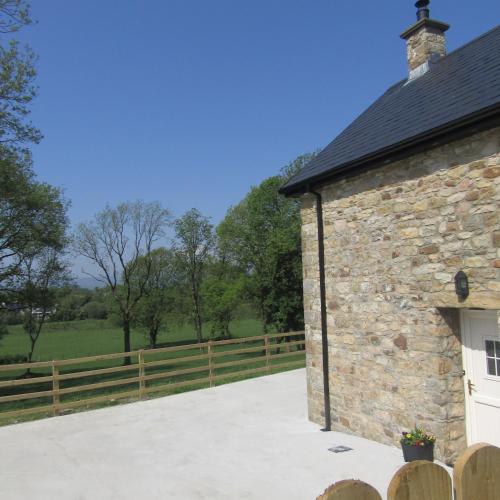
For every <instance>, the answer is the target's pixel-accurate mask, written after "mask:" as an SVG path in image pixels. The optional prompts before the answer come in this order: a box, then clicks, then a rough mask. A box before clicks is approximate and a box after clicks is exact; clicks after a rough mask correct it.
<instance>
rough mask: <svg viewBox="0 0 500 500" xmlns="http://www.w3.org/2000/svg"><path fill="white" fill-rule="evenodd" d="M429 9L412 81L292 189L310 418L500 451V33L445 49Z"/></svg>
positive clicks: (381, 435)
mask: <svg viewBox="0 0 500 500" xmlns="http://www.w3.org/2000/svg"><path fill="white" fill-rule="evenodd" d="M428 4H429V1H427V0H420V1H419V2H417V4H416V6H417V7H418V13H417V23H416V24H414V25H413V26H411V27H410V28H409V29H408V30H406V31H405V32H404V33H403V34H402V35H401V37H402V38H403V39H404V40H405V41H406V45H407V57H408V67H409V74H408V76H407V78H405V79H404V80H403V81H401V82H399V83H397V84H395V85H394V86H392V87H391V88H389V89H388V90H387V92H386V93H385V94H383V95H382V97H380V98H379V99H378V100H377V101H376V102H375V103H374V104H373V105H371V106H370V107H369V108H368V109H367V110H366V111H365V112H364V113H363V114H362V115H361V116H359V117H358V118H357V119H356V120H355V121H354V122H353V123H352V124H351V125H349V126H348V127H347V128H346V129H345V130H344V131H343V132H342V133H341V134H340V135H339V136H338V137H337V138H336V139H334V140H333V142H331V143H330V144H329V145H328V146H327V147H326V148H325V149H324V150H323V151H321V152H320V153H319V154H318V155H317V157H316V158H315V159H314V160H312V161H311V163H309V164H308V165H307V166H306V167H304V169H303V170H302V171H301V172H300V173H299V174H297V175H296V176H295V177H294V178H293V179H291V180H290V181H289V182H288V183H287V184H286V185H285V186H284V187H283V188H282V192H283V193H284V194H285V195H287V196H300V197H301V200H302V245H303V273H304V309H305V311H304V314H305V323H306V348H307V378H308V406H309V416H310V419H311V420H313V421H315V422H318V423H320V424H322V425H323V424H324V425H325V426H326V428H327V429H329V428H330V426H331V428H333V429H334V430H339V431H344V432H350V433H355V434H358V435H360V436H364V437H366V438H369V439H373V440H376V441H380V442H383V443H392V444H397V443H398V441H399V438H400V435H401V432H402V431H403V430H406V429H408V428H411V427H413V426H414V425H415V424H418V425H420V426H423V427H424V428H425V429H426V430H428V431H429V432H432V433H433V434H435V435H436V436H437V455H438V457H439V458H441V459H443V460H445V461H446V462H448V463H452V462H453V461H454V459H455V457H456V456H457V454H458V453H459V452H460V451H461V450H463V449H464V448H465V447H466V445H467V444H470V443H473V442H476V441H488V442H491V443H493V444H496V445H500V425H499V422H500V334H499V326H498V325H499V322H498V318H499V316H498V311H499V310H500V280H499V278H500V215H499V202H500V27H497V28H494V29H493V30H491V31H489V32H487V33H485V34H484V35H482V36H481V37H479V38H477V39H475V40H473V41H471V42H470V43H468V44H466V45H465V46H463V47H461V48H459V49H458V50H455V51H454V52H451V53H449V54H447V55H446V50H445V31H446V30H447V29H448V25H446V24H444V23H442V22H439V21H435V20H433V19H430V18H429V9H428ZM459 272H461V273H459Z"/></svg>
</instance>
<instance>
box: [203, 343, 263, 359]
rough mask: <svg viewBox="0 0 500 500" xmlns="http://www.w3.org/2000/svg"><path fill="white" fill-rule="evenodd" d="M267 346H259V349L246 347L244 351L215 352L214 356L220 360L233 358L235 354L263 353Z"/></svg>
mask: <svg viewBox="0 0 500 500" xmlns="http://www.w3.org/2000/svg"><path fill="white" fill-rule="evenodd" d="M264 350H265V346H263V345H261V346H257V347H245V348H244V349H233V350H232V351H220V352H214V353H213V354H212V356H213V357H214V358H215V357H217V358H220V357H221V356H233V355H235V354H244V353H246V352H258V351H262V352H264Z"/></svg>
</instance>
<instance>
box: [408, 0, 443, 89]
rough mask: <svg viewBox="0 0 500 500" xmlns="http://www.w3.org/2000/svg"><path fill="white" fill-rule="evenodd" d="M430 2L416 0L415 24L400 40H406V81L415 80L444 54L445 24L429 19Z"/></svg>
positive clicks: (427, 0) (428, 0)
mask: <svg viewBox="0 0 500 500" xmlns="http://www.w3.org/2000/svg"><path fill="white" fill-rule="evenodd" d="M429 3H430V0H418V2H417V3H416V4H415V7H417V9H418V10H417V22H416V23H415V24H414V25H413V26H410V27H409V28H408V29H407V30H406V31H405V32H404V33H401V38H402V39H403V40H406V51H407V56H408V70H409V75H408V80H412V79H413V78H417V77H419V76H421V75H423V74H424V73H426V72H427V71H428V70H429V63H430V62H432V61H434V60H436V59H438V58H440V57H442V56H444V55H445V54H446V39H445V36H444V33H445V31H446V30H447V29H448V28H449V27H450V26H449V25H448V24H446V23H442V22H440V21H436V20H434V19H430V18H429Z"/></svg>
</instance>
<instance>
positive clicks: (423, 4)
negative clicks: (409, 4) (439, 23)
mask: <svg viewBox="0 0 500 500" xmlns="http://www.w3.org/2000/svg"><path fill="white" fill-rule="evenodd" d="M430 3H431V2H430V0H418V2H417V3H416V4H415V7H417V9H418V10H417V20H418V21H421V20H422V19H429V14H430V11H429V9H428V7H429V4H430Z"/></svg>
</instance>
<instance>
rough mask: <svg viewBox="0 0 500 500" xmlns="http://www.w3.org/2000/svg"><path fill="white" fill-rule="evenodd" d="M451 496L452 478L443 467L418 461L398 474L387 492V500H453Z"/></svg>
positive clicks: (409, 464)
mask: <svg viewBox="0 0 500 500" xmlns="http://www.w3.org/2000/svg"><path fill="white" fill-rule="evenodd" d="M451 494H452V490H451V478H450V475H449V474H448V472H447V471H446V470H445V469H443V467H441V466H440V465H438V464H435V463H433V462H428V461H427V460H416V461H415V462H410V463H407V464H406V465H403V467H401V468H400V469H399V470H398V471H397V472H396V474H395V475H394V477H393V478H392V480H391V482H390V484H389V488H388V490H387V500H414V499H418V500H452V496H451Z"/></svg>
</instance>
